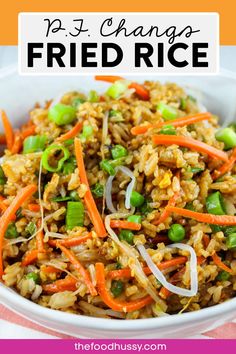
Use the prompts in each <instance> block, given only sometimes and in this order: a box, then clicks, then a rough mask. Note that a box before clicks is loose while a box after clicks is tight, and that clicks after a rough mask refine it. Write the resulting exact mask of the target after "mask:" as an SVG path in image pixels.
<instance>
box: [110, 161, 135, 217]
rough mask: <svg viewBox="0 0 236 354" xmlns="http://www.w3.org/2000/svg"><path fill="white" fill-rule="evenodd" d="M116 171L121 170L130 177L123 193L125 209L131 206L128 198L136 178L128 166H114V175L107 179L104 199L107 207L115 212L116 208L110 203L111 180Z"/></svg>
mask: <svg viewBox="0 0 236 354" xmlns="http://www.w3.org/2000/svg"><path fill="white" fill-rule="evenodd" d="M118 171H121V172H123V173H124V174H125V175H126V176H128V177H130V178H131V182H130V183H129V184H128V187H127V189H126V193H125V207H126V209H130V207H131V205H130V198H131V193H132V191H133V189H134V185H135V182H136V178H135V176H134V174H133V173H132V171H131V170H130V169H129V168H127V167H125V166H118V167H116V168H115V175H114V176H110V177H108V180H107V183H106V191H105V199H106V204H107V208H108V209H109V210H110V212H111V213H116V212H117V210H116V209H115V208H114V205H113V203H112V182H113V179H114V178H115V176H116V173H117V172H118Z"/></svg>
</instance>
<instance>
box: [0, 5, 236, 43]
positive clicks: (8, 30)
mask: <svg viewBox="0 0 236 354" xmlns="http://www.w3.org/2000/svg"><path fill="white" fill-rule="evenodd" d="M47 11H48V12H70V11H71V12H92V11H93V12H118V11H121V12H133V11H136V12H154V11H157V12H218V13H219V14H220V24H221V27H220V32H221V33H220V44H222V45H236V25H235V14H236V2H235V0H144V1H141V0H118V1H117V0H116V1H114V0H109V1H108V0H88V1H83V0H2V4H1V10H0V45H16V44H17V17H18V13H19V12H47Z"/></svg>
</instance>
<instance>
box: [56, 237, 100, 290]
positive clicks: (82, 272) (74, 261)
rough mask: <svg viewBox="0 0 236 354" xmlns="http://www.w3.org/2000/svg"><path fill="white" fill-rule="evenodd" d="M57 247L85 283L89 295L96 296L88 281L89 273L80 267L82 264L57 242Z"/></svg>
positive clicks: (91, 284)
mask: <svg viewBox="0 0 236 354" xmlns="http://www.w3.org/2000/svg"><path fill="white" fill-rule="evenodd" d="M57 246H58V247H59V248H60V250H61V251H62V252H63V253H64V254H65V256H66V257H67V258H68V259H69V261H70V262H71V263H72V264H73V266H74V267H75V269H76V270H77V271H78V272H79V273H80V275H81V276H82V277H83V279H84V282H85V284H86V286H87V288H88V290H89V292H90V294H91V295H92V296H96V295H97V291H96V289H95V287H94V286H93V283H92V282H91V280H90V276H89V273H88V271H87V270H86V269H85V268H84V267H83V266H82V264H81V263H80V262H79V260H78V259H77V258H76V256H75V254H74V253H73V252H72V251H71V250H68V248H66V247H64V246H62V245H61V244H60V243H59V242H58V243H57Z"/></svg>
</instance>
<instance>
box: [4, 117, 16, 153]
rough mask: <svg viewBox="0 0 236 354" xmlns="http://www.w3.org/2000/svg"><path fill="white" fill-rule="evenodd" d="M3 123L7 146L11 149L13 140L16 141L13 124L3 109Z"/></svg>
mask: <svg viewBox="0 0 236 354" xmlns="http://www.w3.org/2000/svg"><path fill="white" fill-rule="evenodd" d="M2 124H3V128H4V131H5V137H6V143H7V148H8V149H9V150H11V148H12V145H13V142H14V131H13V128H12V125H11V123H10V121H9V119H8V117H7V115H6V113H5V112H4V111H2Z"/></svg>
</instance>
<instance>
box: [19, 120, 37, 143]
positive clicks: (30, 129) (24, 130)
mask: <svg viewBox="0 0 236 354" xmlns="http://www.w3.org/2000/svg"><path fill="white" fill-rule="evenodd" d="M35 129H36V125H34V124H30V125H29V126H27V127H25V128H22V130H21V138H22V140H24V139H25V138H27V137H28V136H30V135H34V134H35Z"/></svg>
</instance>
